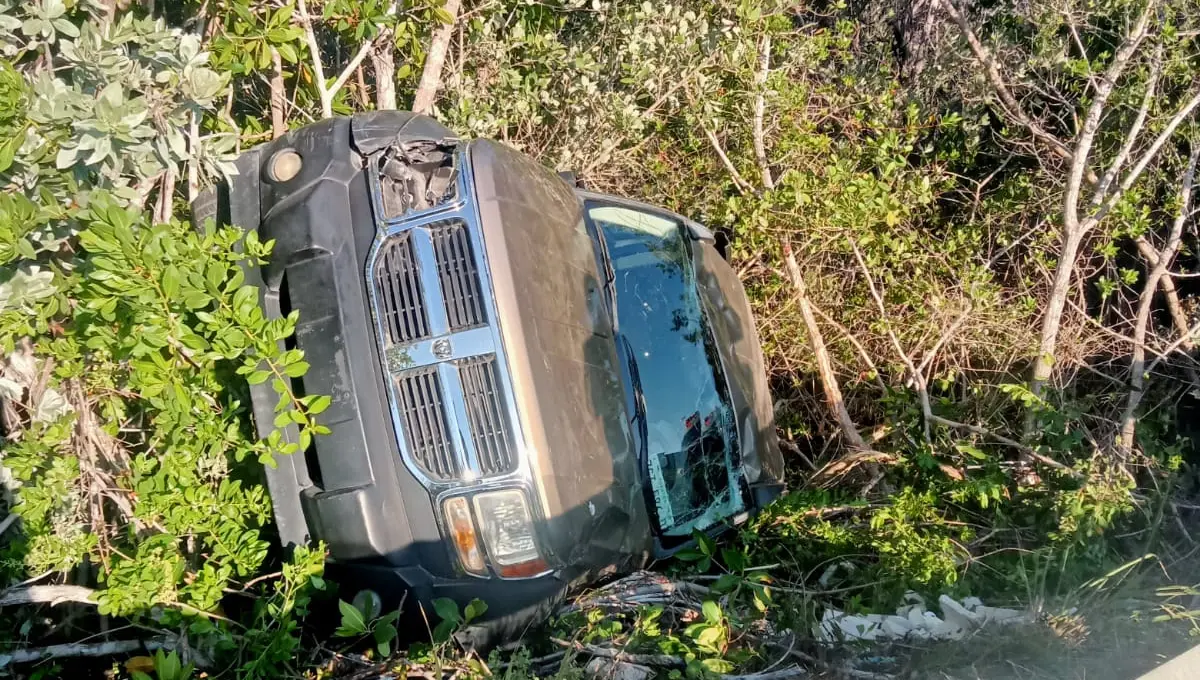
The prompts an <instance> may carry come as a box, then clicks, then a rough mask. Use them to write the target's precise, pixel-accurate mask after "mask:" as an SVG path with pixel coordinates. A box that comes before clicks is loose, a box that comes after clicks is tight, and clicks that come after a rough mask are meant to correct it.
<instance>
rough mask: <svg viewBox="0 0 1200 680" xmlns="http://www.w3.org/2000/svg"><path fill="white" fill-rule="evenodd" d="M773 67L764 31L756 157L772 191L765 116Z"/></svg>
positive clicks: (765, 183) (756, 101)
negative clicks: (769, 80) (769, 79)
mask: <svg viewBox="0 0 1200 680" xmlns="http://www.w3.org/2000/svg"><path fill="white" fill-rule="evenodd" d="M770 69H771V34H770V33H763V37H762V39H761V40H760V41H759V46H758V71H757V72H756V73H755V74H754V89H755V96H754V157H755V158H756V159H757V160H758V169H759V172H761V173H762V183H763V188H764V189H766V190H768V191H770V190H771V189H774V188H775V179H774V178H773V177H772V176H771V164H770V163H769V162H768V160H767V145H766V141H765V139H764V135H763V117H764V115H765V114H766V109H767V105H766V91H765V90H766V87H767V74H768V73H769V72H770Z"/></svg>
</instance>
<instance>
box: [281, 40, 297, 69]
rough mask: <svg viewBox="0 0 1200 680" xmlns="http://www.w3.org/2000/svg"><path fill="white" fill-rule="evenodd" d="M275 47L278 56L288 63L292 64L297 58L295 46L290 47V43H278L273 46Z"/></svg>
mask: <svg viewBox="0 0 1200 680" xmlns="http://www.w3.org/2000/svg"><path fill="white" fill-rule="evenodd" d="M275 49H276V50H278V51H279V56H280V57H281V58H282V59H283V60H284V61H286V62H287V63H289V64H294V63H296V61H297V60H298V59H299V55H297V54H296V48H295V47H292V45H291V44H290V43H280V44H278V45H276V46H275Z"/></svg>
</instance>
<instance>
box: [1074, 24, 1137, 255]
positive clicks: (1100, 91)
mask: <svg viewBox="0 0 1200 680" xmlns="http://www.w3.org/2000/svg"><path fill="white" fill-rule="evenodd" d="M1153 9H1154V2H1148V3H1146V7H1145V9H1143V10H1142V14H1141V16H1139V17H1138V19H1137V22H1136V23H1135V24H1134V26H1133V28H1132V29H1130V31H1129V35H1128V36H1126V38H1125V40H1124V41H1122V43H1121V46H1120V47H1119V48H1117V52H1116V54H1115V55H1113V58H1112V61H1111V62H1110V63H1109V65H1108V68H1107V69H1105V71H1104V75H1103V76H1102V77H1101V78H1100V81H1099V83H1097V85H1096V92H1095V94H1094V96H1093V97H1092V104H1091V106H1089V107H1088V111H1087V114H1086V115H1085V116H1084V119H1083V128H1082V129H1081V130H1080V131H1079V134H1078V136H1077V137H1076V139H1075V150H1074V152H1073V153H1072V158H1071V171H1070V172H1069V173H1068V175H1067V190H1066V195H1065V196H1064V199H1063V203H1064V209H1063V229H1064V230H1066V231H1070V230H1073V229H1076V228H1079V226H1080V224H1079V192H1080V189H1081V187H1082V185H1083V176H1084V172H1085V171H1086V170H1087V166H1088V160H1089V159H1090V157H1091V153H1092V143H1093V142H1094V141H1095V139H1096V132H1097V131H1098V130H1099V129H1100V120H1101V119H1102V118H1103V117H1104V107H1105V105H1106V104H1107V103H1108V98H1109V96H1111V95H1112V91H1113V87H1115V86H1116V84H1117V80H1118V79H1119V78H1120V77H1121V73H1122V72H1124V70H1125V66H1126V65H1127V64H1128V63H1129V60H1130V59H1131V58H1132V57H1133V54H1134V52H1136V51H1137V48H1138V46H1139V45H1140V44H1141V42H1142V39H1143V38H1145V37H1146V26H1147V24H1148V23H1149V21H1150V15H1151V13H1152V11H1153ZM1064 265H1065V266H1068V267H1074V266H1075V262H1074V261H1073V260H1072V261H1070V262H1066V261H1065V260H1064V261H1062V262H1060V264H1059V266H1060V267H1061V266H1064Z"/></svg>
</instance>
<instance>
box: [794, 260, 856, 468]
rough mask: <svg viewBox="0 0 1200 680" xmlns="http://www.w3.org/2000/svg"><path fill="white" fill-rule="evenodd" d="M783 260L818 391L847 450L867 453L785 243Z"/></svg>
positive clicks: (797, 268) (806, 290)
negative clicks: (805, 333) (814, 363)
mask: <svg viewBox="0 0 1200 680" xmlns="http://www.w3.org/2000/svg"><path fill="white" fill-rule="evenodd" d="M783 260H784V264H785V265H786V267H787V273H788V277H789V278H790V279H791V280H792V287H793V288H795V289H796V302H797V303H799V305H800V315H801V316H802V317H803V318H804V326H805V328H806V329H807V330H808V342H809V345H811V347H812V351H813V355H814V357H815V358H816V361H817V374H818V375H819V376H820V378H821V387H822V388H823V389H824V391H825V402H826V403H827V404H828V405H829V410H831V411H833V414H834V416H835V417H836V418H837V420H838V424H839V425H841V427H842V436H844V437H845V438H846V441H847V442H848V443H849V444H850V446H851V447H853V448H855V449H861V450H864V451H865V450H869V448H870V447H868V446H867V443H866V442H865V441H863V438H862V434H861V433H860V432H859V431H858V426H857V425H855V424H854V420H853V419H852V418H851V417H850V412H849V411H848V410H846V402H845V401H844V400H843V399H842V390H841V388H840V387H839V386H838V381H837V376H836V375H834V372H833V363H832V362H831V361H830V360H829V350H828V349H827V348H826V347H825V339H824V337H823V336H822V335H821V327H820V326H818V325H817V319H816V317H815V316H813V311H812V305H811V303H810V302H809V299H808V286H807V285H805V283H804V274H803V273H802V272H801V271H800V265H799V264H797V263H796V256H795V254H794V253H792V246H791V244H789V243H784V244H783Z"/></svg>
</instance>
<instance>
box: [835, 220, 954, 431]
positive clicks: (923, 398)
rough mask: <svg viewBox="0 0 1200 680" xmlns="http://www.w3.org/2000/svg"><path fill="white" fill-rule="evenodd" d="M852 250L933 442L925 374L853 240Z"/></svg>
mask: <svg viewBox="0 0 1200 680" xmlns="http://www.w3.org/2000/svg"><path fill="white" fill-rule="evenodd" d="M848 242H849V243H850V249H851V250H853V251H854V259H855V260H857V261H858V268H859V269H860V270H861V271H862V273H863V276H864V277H866V279H867V287H868V288H869V289H870V291H871V298H872V299H873V300H875V307H876V309H878V310H879V319H880V321H882V322H883V325H884V327H885V328H886V329H887V335H888V339H889V340H891V341H892V348H893V349H895V350H896V354H897V355H899V357H900V361H902V362H904V367H905V368H907V369H908V373H909V377H910V378H912V381H913V385H914V386H915V387H916V388H917V399H918V400H919V401H920V402H921V414H922V415H923V416H924V418H923V419H922V421H921V424H922V430H923V433H924V435H925V442H926V443H929V442H930V441H932V439H931V437H930V434H929V423H930V421H931V420H933V408H932V407H931V406H930V404H929V389H928V386H927V385H926V383H925V374H924V373H922V372H921V371H920V370H918V369H917V366H916V364H914V363H913V360H912V358H911V357H909V356H908V352H905V351H904V347H903V346H901V344H900V338H898V337H896V333H895V332H894V331H893V330H892V325H891V323H889V322H888V315H887V309H886V308H885V307H884V305H883V296H882V295H880V294H879V289H877V288H876V287H875V280H874V279H873V278H872V277H871V271H870V270H869V269H867V263H866V260H864V259H863V256H862V253H861V252H859V250H858V246H857V245H856V244H855V243H854V241H853V240H852V239H848Z"/></svg>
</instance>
